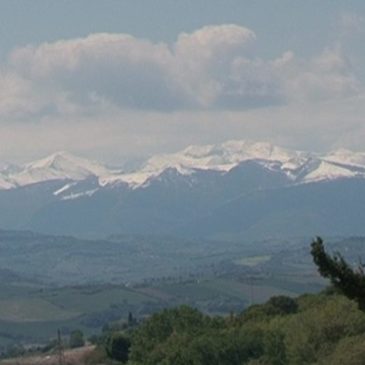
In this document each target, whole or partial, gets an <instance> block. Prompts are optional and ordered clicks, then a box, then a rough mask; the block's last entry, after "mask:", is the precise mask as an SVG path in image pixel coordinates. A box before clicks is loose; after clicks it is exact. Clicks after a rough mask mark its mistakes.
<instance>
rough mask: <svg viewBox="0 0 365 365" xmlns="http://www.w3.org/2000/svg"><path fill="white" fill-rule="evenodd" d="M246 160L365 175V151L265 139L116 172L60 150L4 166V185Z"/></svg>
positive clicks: (146, 176) (312, 172)
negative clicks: (311, 148) (314, 149)
mask: <svg viewBox="0 0 365 365" xmlns="http://www.w3.org/2000/svg"><path fill="white" fill-rule="evenodd" d="M244 161H255V162H256V163H257V164H259V165H261V166H262V167H263V168H266V169H269V170H272V171H279V172H281V173H282V172H284V173H285V174H286V175H287V176H288V177H289V178H290V179H291V181H293V183H295V184H300V183H307V182H315V181H321V180H329V179H338V178H350V177H359V176H360V177H365V153H360V152H351V151H349V150H345V149H340V150H337V151H333V152H330V153H328V154H326V155H318V154H314V153H310V152H303V151H294V150H289V149H285V148H281V147H278V146H274V145H272V144H270V143H265V142H252V141H228V142H225V143H222V144H216V145H205V146H189V147H187V148H185V149H184V150H182V151H180V152H177V153H172V154H161V155H157V156H153V157H151V158H150V159H148V160H147V161H146V162H145V163H144V164H143V165H142V166H141V167H140V168H138V169H136V170H134V171H132V172H129V173H121V172H118V171H113V170H110V169H108V168H106V167H105V166H103V165H101V164H99V163H97V162H93V161H89V160H87V159H84V158H80V157H76V156H73V155H71V154H70V153H67V152H58V153H55V154H53V155H51V156H48V157H46V158H44V159H41V160H38V161H35V162H31V163H29V164H26V165H25V166H23V167H14V166H13V167H7V168H2V169H0V189H10V188H13V187H16V186H24V185H28V184H33V183H37V182H42V181H48V180H71V181H82V180H84V179H86V178H88V177H91V176H93V177H96V178H98V183H99V186H100V187H104V186H112V185H115V184H127V185H128V186H130V187H131V188H133V189H136V188H139V187H145V186H148V184H149V182H150V181H151V180H152V179H155V178H157V177H158V176H160V175H161V174H162V173H163V172H164V171H165V170H167V169H174V170H176V171H177V172H178V173H179V174H182V175H191V174H194V172H195V171H196V170H215V171H220V172H222V173H223V174H224V173H227V172H228V171H230V170H231V169H233V168H234V167H236V166H238V165H239V164H240V163H242V162H244ZM72 187H73V184H72V183H71V184H70V183H67V185H65V186H64V187H63V188H61V189H59V190H58V191H56V192H54V195H56V196H57V195H63V193H64V192H66V190H70V189H71V188H72ZM71 194H72V191H71Z"/></svg>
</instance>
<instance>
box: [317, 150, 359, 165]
mask: <svg viewBox="0 0 365 365" xmlns="http://www.w3.org/2000/svg"><path fill="white" fill-rule="evenodd" d="M323 159H324V160H326V161H330V162H335V163H338V164H343V165H350V166H356V167H365V153H364V152H352V151H350V150H347V149H344V148H341V149H339V150H337V151H332V152H330V153H329V154H327V155H325V156H323Z"/></svg>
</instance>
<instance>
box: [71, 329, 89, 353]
mask: <svg viewBox="0 0 365 365" xmlns="http://www.w3.org/2000/svg"><path fill="white" fill-rule="evenodd" d="M69 345H70V347H71V348H72V349H74V348H76V347H82V346H84V345H85V340H84V334H83V333H82V331H80V330H75V331H72V332H71V334H70V340H69Z"/></svg>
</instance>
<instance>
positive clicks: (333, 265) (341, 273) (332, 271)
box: [311, 237, 365, 311]
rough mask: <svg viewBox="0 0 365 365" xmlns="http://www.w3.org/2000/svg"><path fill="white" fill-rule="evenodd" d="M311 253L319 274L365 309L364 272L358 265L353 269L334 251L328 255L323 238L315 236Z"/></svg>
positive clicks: (360, 307)
mask: <svg viewBox="0 0 365 365" xmlns="http://www.w3.org/2000/svg"><path fill="white" fill-rule="evenodd" d="M311 247H312V249H311V254H312V257H313V261H314V263H315V264H316V265H317V267H318V270H319V272H320V274H321V275H322V276H323V277H325V278H328V279H330V281H331V283H332V285H333V286H334V287H335V288H336V289H338V290H340V291H341V292H342V293H343V294H344V295H346V296H347V297H348V298H350V299H353V300H355V301H356V302H357V303H358V305H359V309H361V310H362V311H365V273H364V268H363V266H362V265H360V266H359V267H358V268H356V269H353V268H352V267H351V266H350V265H349V264H348V263H347V262H346V261H345V259H344V258H343V257H342V256H341V255H340V254H339V253H335V254H334V255H333V256H331V255H329V254H328V253H327V252H326V251H325V248H324V245H323V240H322V239H321V238H320V237H317V238H316V239H315V240H314V241H313V242H312V245H311Z"/></svg>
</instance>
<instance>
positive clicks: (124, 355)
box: [105, 332, 131, 364]
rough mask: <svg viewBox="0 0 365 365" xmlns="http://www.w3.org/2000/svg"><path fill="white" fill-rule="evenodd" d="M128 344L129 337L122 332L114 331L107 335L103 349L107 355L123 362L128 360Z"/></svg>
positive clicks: (129, 342) (129, 343) (129, 344)
mask: <svg viewBox="0 0 365 365" xmlns="http://www.w3.org/2000/svg"><path fill="white" fill-rule="evenodd" d="M130 346H131V341H130V339H129V338H128V337H126V336H125V335H124V334H122V333H118V332H116V333H112V334H111V335H110V336H109V337H108V339H107V341H106V346H105V350H106V353H107V355H108V357H110V358H111V359H114V360H117V361H120V362H122V363H123V364H124V363H126V362H127V361H128V358H129V348H130Z"/></svg>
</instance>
